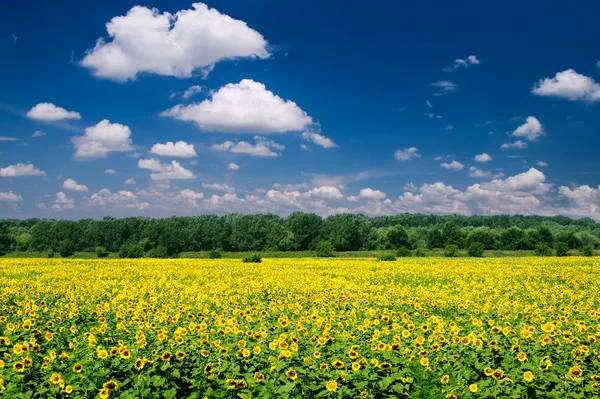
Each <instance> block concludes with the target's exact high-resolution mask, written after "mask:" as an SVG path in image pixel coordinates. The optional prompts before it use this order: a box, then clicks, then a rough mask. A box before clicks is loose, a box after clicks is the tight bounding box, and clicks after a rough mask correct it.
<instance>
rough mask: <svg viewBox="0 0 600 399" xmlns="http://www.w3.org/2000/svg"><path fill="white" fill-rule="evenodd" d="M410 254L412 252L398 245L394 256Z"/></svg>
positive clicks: (406, 256)
mask: <svg viewBox="0 0 600 399" xmlns="http://www.w3.org/2000/svg"><path fill="white" fill-rule="evenodd" d="M411 255H412V252H411V251H410V249H408V248H406V247H400V248H398V251H396V256H398V257H399V258H408V257H410V256H411Z"/></svg>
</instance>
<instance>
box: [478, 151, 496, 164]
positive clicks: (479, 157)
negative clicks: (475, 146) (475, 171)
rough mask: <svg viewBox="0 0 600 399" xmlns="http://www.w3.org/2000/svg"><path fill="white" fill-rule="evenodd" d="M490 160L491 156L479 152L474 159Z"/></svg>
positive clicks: (479, 160)
mask: <svg viewBox="0 0 600 399" xmlns="http://www.w3.org/2000/svg"><path fill="white" fill-rule="evenodd" d="M491 160H492V157H491V156H490V155H489V154H486V153H485V152H484V153H481V154H478V155H475V161H477V162H490V161H491Z"/></svg>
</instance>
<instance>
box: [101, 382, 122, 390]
mask: <svg viewBox="0 0 600 399" xmlns="http://www.w3.org/2000/svg"><path fill="white" fill-rule="evenodd" d="M102 387H103V388H104V389H108V390H109V391H116V390H117V388H118V387H119V384H117V383H116V382H115V381H113V380H110V381H108V382H105V383H104V384H103V385H102Z"/></svg>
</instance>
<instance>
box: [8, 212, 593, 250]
mask: <svg viewBox="0 0 600 399" xmlns="http://www.w3.org/2000/svg"><path fill="white" fill-rule="evenodd" d="M321 241H328V242H330V243H331V244H332V245H333V247H334V248H335V250H336V251H358V250H388V249H390V250H391V249H394V250H396V249H399V248H402V247H404V248H407V249H411V250H415V249H438V248H446V247H447V246H448V245H453V246H456V247H457V248H459V249H467V248H469V247H470V246H471V244H473V243H480V244H482V246H483V247H484V248H485V249H497V250H532V249H539V248H540V247H541V246H547V247H549V248H554V247H555V246H556V243H561V246H562V247H566V248H567V249H570V250H580V249H583V248H584V247H591V248H593V249H598V248H599V247H600V224H598V223H596V222H595V221H593V220H592V219H589V218H584V219H571V218H568V217H564V216H553V217H544V216H522V215H498V216H460V215H444V216H441V215H424V214H400V215H394V216H379V217H368V216H364V215H357V214H338V215H332V216H328V217H326V218H322V217H320V216H318V215H315V214H310V213H302V212H295V213H292V214H291V215H289V216H287V217H281V216H277V215H272V214H259V215H246V214H229V215H224V216H217V215H199V216H189V217H170V218H164V219H155V218H148V217H131V218H113V217H105V218H103V219H101V220H96V219H81V220H76V221H74V220H53V219H27V220H18V219H4V220H0V252H2V253H5V252H11V251H19V252H20V251H33V252H44V251H60V250H61V245H62V246H63V247H64V246H65V245H66V246H68V250H69V251H71V252H94V251H96V249H97V248H98V247H100V248H103V249H104V250H105V251H107V252H119V251H123V250H131V251H137V252H139V251H142V252H144V253H146V252H148V251H151V250H160V252H161V254H162V253H164V254H167V255H169V256H173V255H176V254H178V253H181V252H189V251H211V250H221V251H233V252H257V251H312V250H314V249H315V248H316V246H317V244H318V243H319V242H321ZM124 248H125V249H124ZM157 248H158V249H157Z"/></svg>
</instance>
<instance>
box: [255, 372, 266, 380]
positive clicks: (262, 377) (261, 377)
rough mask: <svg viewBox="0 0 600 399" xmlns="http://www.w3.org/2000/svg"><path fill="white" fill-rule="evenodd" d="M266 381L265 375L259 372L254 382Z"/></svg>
mask: <svg viewBox="0 0 600 399" xmlns="http://www.w3.org/2000/svg"><path fill="white" fill-rule="evenodd" d="M264 380H265V375H264V374H263V373H261V372H259V371H257V372H255V373H254V381H256V382H263V381H264Z"/></svg>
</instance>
